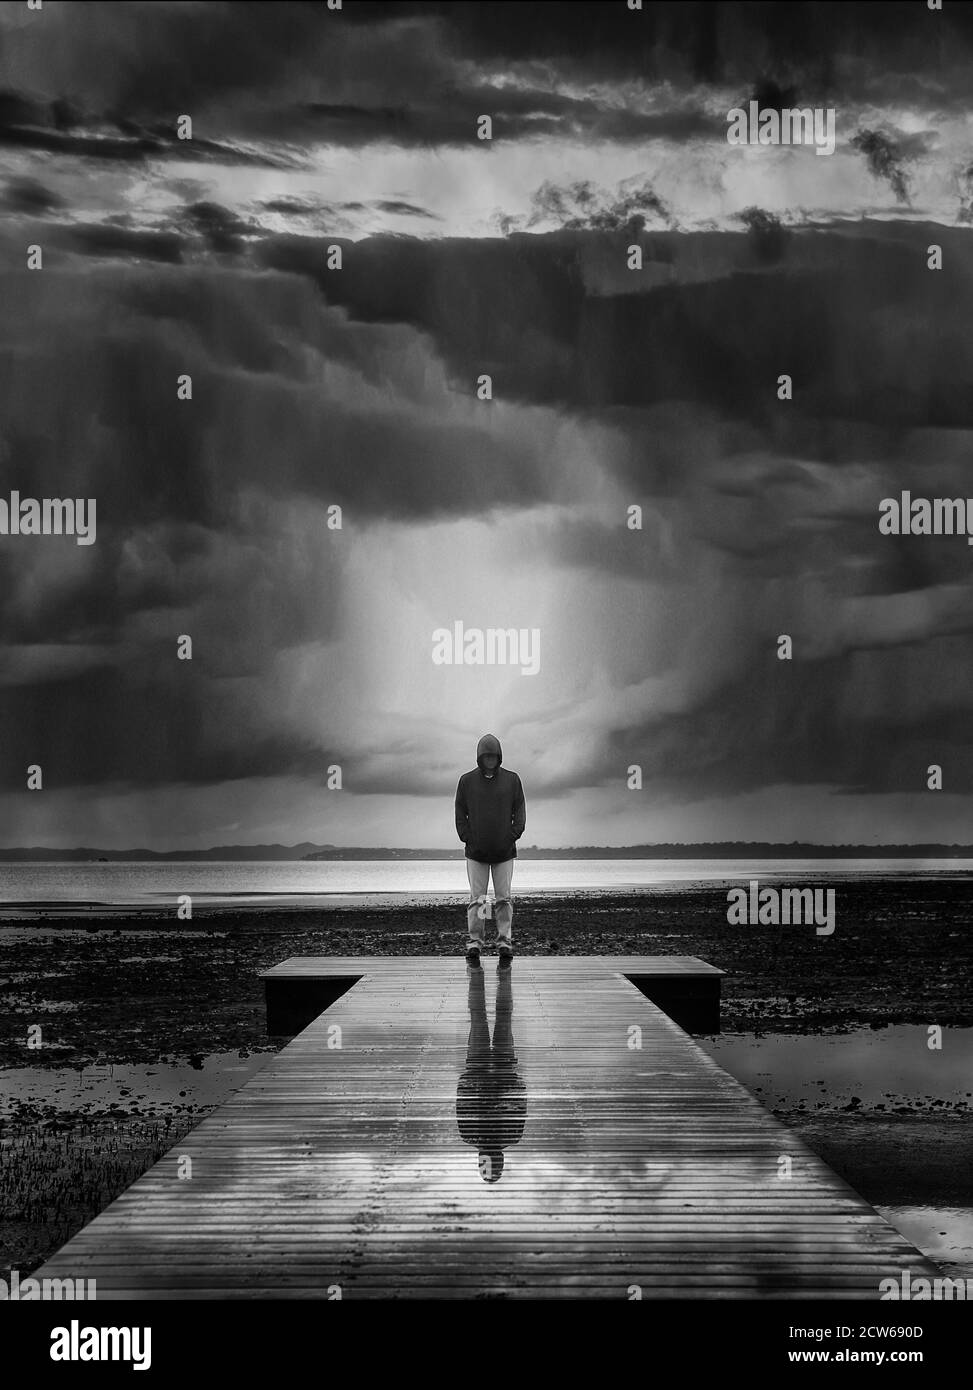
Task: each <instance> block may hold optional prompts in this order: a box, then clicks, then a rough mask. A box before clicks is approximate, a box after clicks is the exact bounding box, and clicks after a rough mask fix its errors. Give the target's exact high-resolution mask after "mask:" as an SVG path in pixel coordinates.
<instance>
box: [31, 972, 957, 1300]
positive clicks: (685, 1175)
mask: <svg viewBox="0 0 973 1390" xmlns="http://www.w3.org/2000/svg"><path fill="white" fill-rule="evenodd" d="M659 973H662V974H666V973H668V974H670V975H671V976H672V977H673V978H678V977H679V976H680V975H685V976H686V977H687V978H692V977H693V976H695V977H696V978H697V979H698V978H701V977H705V976H707V974H710V975H716V976H717V977H718V976H719V974H720V972H718V971H713V970H712V967H710V966H707V965H705V964H704V963H703V962H701V961H696V960H694V959H693V958H691V957H667V958H661V959H660V958H656V959H649V958H645V957H619V956H595V957H590V956H589V957H567V958H564V959H558V958H556V957H554V958H552V957H548V956H545V957H531V956H521V957H518V958H516V959H515V960H514V962H513V964H512V966H511V967H510V968H509V969H505V970H498V968H497V964H496V960H495V958H494V957H491V956H485V957H484V963H483V966H482V968H481V969H479V970H476V969H470V968H468V967H467V966H466V964H465V962H464V961H463V960H462V959H461V958H457V959H443V958H441V957H433V958H426V957H420V958H416V957H395V958H375V957H364V958H356V959H337V958H335V959H331V958H329V959H327V960H320V959H316V960H307V961H305V960H301V961H289V962H285V964H284V965H283V966H278V967H275V969H274V970H273V971H270V972H267V978H268V981H269V982H270V987H271V988H272V987H273V981H277V982H278V983H279V982H281V981H282V980H286V979H291V980H299V979H301V978H304V979H305V980H307V979H318V980H323V979H328V978H332V977H340V976H344V977H352V978H353V977H359V978H358V983H357V984H355V985H354V986H353V987H352V988H351V989H349V990H348V991H347V992H346V993H344V994H343V995H342V997H341V998H340V999H338V1000H337V1002H336V1003H334V1004H333V1006H332V1007H330V1008H329V1009H328V1011H327V1012H326V1013H325V1014H323V1015H321V1016H320V1017H318V1018H316V1019H315V1020H314V1021H313V1022H311V1023H310V1024H309V1026H307V1027H306V1028H305V1029H304V1031H303V1032H301V1033H300V1034H299V1036H297V1037H296V1038H295V1039H294V1041H293V1042H291V1043H290V1044H289V1045H288V1046H287V1047H285V1048H284V1050H283V1051H282V1052H280V1053H279V1054H277V1055H276V1056H273V1057H271V1058H270V1059H269V1060H268V1062H267V1065H266V1066H265V1067H264V1068H263V1069H262V1070H261V1071H260V1072H259V1073H257V1075H255V1076H254V1077H253V1078H252V1079H251V1080H250V1081H248V1082H247V1083H246V1084H245V1085H244V1086H242V1087H241V1089H240V1090H239V1091H238V1092H237V1093H236V1094H235V1095H233V1096H232V1097H231V1098H230V1099H229V1100H228V1101H227V1102H226V1103H225V1104H224V1105H222V1106H220V1108H219V1109H218V1110H216V1111H215V1112H214V1113H213V1114H212V1115H211V1116H210V1117H209V1118H208V1119H206V1120H204V1121H203V1122H202V1123H201V1124H200V1125H199V1126H198V1127H197V1128H196V1129H195V1130H193V1131H192V1133H191V1134H189V1135H187V1136H186V1138H185V1139H184V1140H183V1141H182V1142H181V1143H179V1144H177V1145H176V1146H175V1147H174V1148H173V1149H172V1150H171V1151H170V1152H169V1153H168V1154H166V1155H165V1156H164V1157H163V1158H162V1159H161V1160H160V1161H159V1162H158V1163H157V1164H155V1166H154V1167H152V1168H151V1169H150V1170H149V1171H148V1172H147V1173H145V1174H144V1175H143V1177H141V1178H140V1179H138V1181H137V1182H135V1183H133V1185H132V1186H131V1187H130V1188H129V1189H128V1190H127V1191H126V1192H125V1193H123V1194H122V1195H121V1196H120V1197H119V1198H118V1199H117V1200H116V1201H115V1202H113V1203H112V1204H111V1205H110V1206H109V1207H108V1208H107V1209H106V1210H105V1211H104V1212H103V1213H102V1214H101V1215H100V1216H99V1217H97V1218H96V1219H95V1220H94V1221H92V1222H91V1223H90V1224H89V1225H88V1226H87V1227H85V1229H84V1230H83V1231H81V1232H80V1233H79V1234H78V1235H77V1236H75V1237H74V1238H73V1239H72V1240H70V1241H68V1243H67V1244H66V1245H65V1246H63V1247H62V1249H61V1250H60V1251H59V1252H58V1253H57V1254H56V1255H55V1256H54V1257H53V1258H52V1259H51V1260H50V1261H49V1262H48V1263H47V1264H45V1265H44V1266H43V1267H42V1268H41V1269H40V1270H38V1271H36V1275H37V1277H62V1278H64V1277H69V1276H73V1277H85V1278H95V1279H96V1280H97V1296H98V1298H99V1299H107V1298H153V1297H163V1298H181V1299H187V1298H272V1297H290V1298H294V1297H308V1298H327V1297H329V1296H335V1292H336V1290H337V1289H340V1295H341V1297H343V1298H361V1297H379V1298H409V1297H423V1296H425V1297H436V1298H456V1297H458V1298H471V1297H474V1298H476V1297H500V1298H503V1297H507V1298H509V1297H528V1298H529V1297H534V1298H537V1297H541V1298H549V1297H567V1298H583V1299H590V1298H614V1299H625V1298H629V1297H632V1296H633V1293H632V1290H633V1286H637V1287H638V1289H640V1290H641V1296H642V1297H643V1298H672V1297H691V1298H737V1297H742V1298H766V1297H773V1298H817V1297H838V1298H841V1297H853V1298H862V1299H866V1298H872V1299H874V1298H877V1297H878V1285H879V1280H881V1279H883V1278H888V1277H898V1275H899V1273H900V1271H901V1270H904V1269H908V1270H910V1271H911V1272H912V1275H913V1277H914V1278H917V1277H925V1278H931V1277H933V1276H934V1275H935V1274H936V1273H938V1271H937V1270H936V1269H935V1267H934V1266H932V1265H931V1264H930V1263H929V1262H928V1261H926V1260H925V1259H924V1258H923V1257H922V1256H921V1255H920V1254H919V1253H918V1251H916V1250H915V1249H914V1248H913V1247H912V1246H911V1245H909V1244H908V1242H907V1241H906V1240H905V1239H904V1238H903V1237H902V1236H900V1235H899V1234H898V1233H897V1232H896V1231H895V1230H894V1229H893V1228H892V1227H891V1226H889V1225H888V1224H887V1223H886V1222H885V1221H884V1220H883V1219H882V1218H881V1217H880V1216H879V1215H878V1214H877V1213H876V1212H875V1211H874V1210H873V1209H872V1208H871V1207H870V1206H868V1204H867V1203H866V1202H864V1201H863V1200H862V1199H861V1198H860V1197H859V1196H858V1195H857V1194H856V1193H855V1192H854V1191H852V1189H851V1188H849V1187H848V1186H847V1184H846V1183H844V1182H843V1181H842V1180H841V1179H839V1178H838V1177H837V1176H836V1174H834V1173H833V1172H832V1171H831V1170H830V1169H829V1168H828V1167H827V1166H826V1165H825V1164H824V1163H823V1162H822V1161H821V1160H820V1159H818V1158H817V1157H816V1156H815V1155H814V1154H812V1153H811V1151H810V1150H809V1149H808V1148H807V1147H806V1145H804V1144H803V1143H802V1142H801V1141H800V1140H799V1138H798V1136H797V1135H796V1134H795V1133H794V1132H793V1131H791V1130H789V1129H787V1128H786V1127H785V1126H784V1125H783V1124H781V1123H779V1122H778V1121H776V1120H775V1119H774V1118H773V1117H772V1116H771V1115H770V1114H769V1113H768V1112H767V1111H766V1110H764V1108H763V1107H762V1106H761V1104H760V1103H759V1102H758V1101H757V1100H755V1099H754V1097H753V1096H751V1095H750V1093H749V1092H748V1091H746V1090H745V1089H744V1087H743V1086H741V1085H740V1084H739V1083H738V1082H737V1081H735V1080H734V1079H733V1078H732V1077H730V1076H729V1075H727V1073H726V1072H724V1071H723V1070H722V1069H721V1068H720V1067H719V1066H717V1065H716V1063H715V1062H714V1061H713V1060H712V1059H711V1058H710V1057H709V1056H708V1055H707V1054H706V1053H705V1052H704V1051H703V1049H702V1048H701V1047H700V1046H698V1045H697V1044H696V1043H695V1042H694V1041H693V1040H692V1039H691V1038H690V1037H689V1036H688V1035H687V1034H686V1033H684V1032H683V1031H682V1030H681V1029H680V1028H679V1027H678V1026H677V1025H676V1024H675V1023H674V1022H673V1021H672V1020H671V1019H670V1018H669V1017H667V1016H666V1015H665V1014H664V1013H662V1012H661V1010H660V1009H659V1008H658V1007H656V1006H655V1005H654V1004H652V1003H651V1002H650V1001H649V1000H648V999H647V998H645V997H644V995H643V994H642V993H641V992H640V990H639V989H638V988H636V986H635V985H633V984H632V983H630V982H629V980H628V979H627V978H626V976H627V975H629V974H631V975H633V976H638V977H647V976H653V975H658V974H659ZM336 1027H337V1028H338V1029H339V1030H340V1032H336V1031H335V1028H336ZM632 1030H635V1031H632ZM338 1044H340V1045H338ZM481 1152H482V1153H483V1154H485V1158H481V1157H480V1156H479V1155H480V1154H481ZM501 1152H502V1155H503V1157H502V1172H500V1176H499V1180H492V1181H488V1180H487V1178H491V1179H495V1178H496V1175H497V1172H498V1170H499V1169H500V1166H501V1164H500V1160H499V1158H498V1154H499V1153H501ZM185 1155H188V1156H189V1157H190V1158H191V1159H192V1177H191V1178H189V1179H185V1178H182V1179H181V1178H180V1177H179V1161H180V1158H181V1156H185ZM783 1156H789V1158H790V1160H791V1165H792V1176H791V1177H790V1178H784V1177H780V1176H779V1175H778V1174H779V1172H780V1171H781V1163H780V1160H781V1158H782V1157H783Z"/></svg>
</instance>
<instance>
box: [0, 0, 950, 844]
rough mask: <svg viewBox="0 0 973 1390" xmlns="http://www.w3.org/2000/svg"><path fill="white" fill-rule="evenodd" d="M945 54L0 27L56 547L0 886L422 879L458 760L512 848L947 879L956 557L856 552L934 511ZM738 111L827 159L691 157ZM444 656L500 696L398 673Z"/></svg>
mask: <svg viewBox="0 0 973 1390" xmlns="http://www.w3.org/2000/svg"><path fill="white" fill-rule="evenodd" d="M971 47H973V15H971V14H970V12H969V10H968V9H967V8H966V7H962V6H959V5H949V4H947V5H946V6H945V7H944V8H943V10H942V11H939V12H936V11H930V10H929V9H928V7H927V6H925V5H923V4H921V3H903V4H886V5H881V6H877V5H874V4H858V3H848V2H847V0H845V2H844V3H839V4H818V3H799V4H798V3H795V4H788V5H762V4H746V3H725V4H714V3H700V4H689V3H681V4H671V5H670V4H657V5H652V6H646V8H645V9H644V10H643V11H641V12H638V11H630V10H629V9H628V7H627V5H625V4H624V3H621V2H619V3H606V0H598V3H590V4H589V3H576V4H561V5H552V4H548V5H522V4H517V3H509V0H508V2H507V3H503V4H499V3H494V4H488V3H483V4H408V3H399V4H380V3H353V0H347V3H345V4H344V5H343V6H342V8H341V9H340V10H337V11H336V10H331V9H329V8H328V6H327V5H326V4H287V3H280V0H277V2H276V3H272V4H261V3H250V4H245V5H244V4H221V3H199V4H195V3H168V2H167V0H163V2H162V3H159V2H158V0H156V2H155V3H106V4H101V3H87V4H85V5H79V4H71V3H57V2H56V0H45V3H44V4H43V6H42V8H41V10H39V11H31V10H28V8H27V6H26V5H24V4H20V3H8V4H0V304H2V306H3V312H2V314H0V498H6V497H9V495H10V493H11V491H12V490H15V489H16V490H17V491H18V492H19V493H20V495H21V496H22V497H37V498H45V497H66V496H73V497H79V498H80V497H84V498H94V499H95V500H96V504H97V539H96V541H95V543H94V544H92V545H85V546H81V545H77V544H76V543H75V540H74V538H72V537H70V536H22V535H21V536H5V535H0V844H6V845H45V846H49V847H55V848H57V847H69V846H73V845H78V844H87V845H96V846H100V847H105V848H113V849H122V848H130V847H134V846H144V847H147V848H153V849H179V848H187V849H188V848H205V847H208V846H211V845H218V844H227V843H241V844H245V843H253V844H256V843H268V842H279V843H286V844H293V843H297V842H301V841H305V840H310V841H314V842H317V843H329V844H338V845H341V844H344V845H374V846H381V845H400V846H410V847H420V846H430V847H432V846H435V847H449V846H451V845H456V846H457V847H458V843H459V842H458V840H457V839H456V835H455V830H454V826H453V794H454V791H455V786H456V781H457V779H458V777H459V775H460V774H461V773H462V772H464V771H466V770H468V769H469V768H471V767H473V766H474V759H475V748H476V743H477V740H478V738H479V737H480V735H481V734H483V733H485V732H491V733H495V734H496V735H497V736H498V737H499V738H500V740H501V743H502V745H503V750H504V764H505V766H509V767H512V768H513V769H515V770H516V771H517V772H518V773H519V774H520V776H521V778H522V781H523V784H524V788H525V793H526V797H527V812H528V820H527V831H526V833H525V836H524V841H523V843H524V844H525V845H529V844H538V845H545V846H569V845H582V844H586V845H590V844H605V845H625V844H635V843H639V844H641V843H646V842H649V843H651V842H654V841H666V842H669V841H683V842H692V841H707V840H719V839H730V840H772V841H791V840H797V839H800V840H813V841H818V842H821V843H842V842H846V843H847V842H863V843H887V842H912V841H917V842H925V841H943V842H946V843H954V842H963V843H968V842H970V840H971V839H973V819H971V815H970V812H971V810H973V746H971V734H970V728H971V725H970V719H969V717H968V716H969V708H970V694H969V692H970V688H971V679H970V678H971V675H973V637H971V632H973V604H971V602H970V600H971V585H970V579H969V574H970V566H971V565H973V549H971V548H970V547H968V545H967V543H966V540H965V537H964V536H939V535H932V536H906V535H901V536H892V535H884V534H881V533H880V532H879V529H878V518H879V504H880V502H881V500H882V499H884V498H887V497H898V496H899V495H900V494H901V492H902V491H903V490H909V491H910V492H911V493H912V494H913V496H916V497H919V496H924V497H944V498H945V497H949V498H952V497H966V496H967V495H969V496H970V497H971V499H973V486H971V485H970V483H971V479H973V473H971V469H970V457H971V448H970V446H971V442H973V440H971V430H973V390H971V386H970V383H971V381H973V340H971V337H970V333H969V323H970V321H971V315H970V310H971V308H973V249H971V245H973V243H971V226H973V124H971V117H973V89H971V88H970V84H969V71H970V60H971ZM751 99H753V100H756V101H758V103H759V105H760V106H761V108H762V109H768V108H769V109H775V110H779V109H781V108H782V107H788V106H800V107H812V108H817V107H820V108H825V109H833V111H834V113H835V130H836V147H835V151H834V154H833V155H828V156H823V157H822V156H820V155H817V154H816V153H815V150H814V148H813V147H809V146H803V147H802V146H790V147H788V146H771V145H751V146H742V147H740V146H734V145H730V144H729V143H728V141H727V138H726V132H727V113H728V112H729V111H730V110H731V108H734V107H738V106H746V105H747V103H748V102H749V101H750V100H751ZM483 115H489V116H490V117H491V120H492V137H493V138H492V139H491V140H489V141H486V140H481V139H478V138H477V128H478V121H479V118H480V117H481V116H483ZM186 116H189V117H190V118H191V121H192V138H191V139H180V138H179V135H178V125H179V122H180V119H181V118H183V117H186ZM931 244H936V245H939V246H941V247H942V258H943V267H942V269H941V270H930V269H929V268H928V247H929V246H930V245H931ZM633 245H637V246H639V247H640V248H641V252H642V267H641V269H637V270H633V269H630V268H629V265H628V260H629V248H630V247H631V246H633ZM29 246H40V247H41V248H42V251H43V266H42V268H41V269H33V270H29V269H28V268H27V248H28V247H29ZM335 246H338V247H340V248H341V258H342V263H341V268H340V269H334V268H329V266H328V248H329V247H335ZM782 373H786V374H789V375H790V376H791V377H792V380H793V399H791V400H789V401H782V400H780V399H779V398H778V391H777V380H778V377H779V375H780V374H782ZM181 374H188V375H190V376H191V378H192V399H191V400H179V399H178V398H177V390H176V383H177V378H178V377H179V376H180V375H181ZM484 374H486V375H489V376H490V377H491V379H492V390H493V395H492V399H489V400H484V399H480V398H478V394H477V382H478V379H479V378H480V377H481V376H482V375H484ZM970 505H971V512H973V500H971V504H970ZM335 507H339V508H340V509H341V527H340V529H336V528H335V527H334V526H333V525H329V517H330V518H331V520H332V521H333V518H334V512H333V511H329V509H333V508H335ZM633 507H638V508H641V519H642V526H641V529H639V530H635V529H631V528H630V526H629V524H628V521H629V516H630V509H631V508H633ZM971 525H973V522H971ZM456 623H462V624H463V627H464V629H465V630H467V631H468V630H469V629H471V628H474V629H483V630H486V629H489V628H503V629H505V630H507V629H511V628H513V629H517V630H518V631H519V630H521V629H523V630H526V631H530V632H536V633H537V635H538V636H537V640H538V642H539V653H540V661H539V669H538V670H537V671H536V673H535V674H524V673H522V671H521V669H520V668H519V667H518V666H516V665H509V664H508V665H492V666H488V665H455V664H453V665H438V664H436V663H435V662H434V661H433V659H432V654H433V649H434V636H433V635H434V633H435V632H436V631H437V630H438V629H442V628H446V629H449V630H450V631H452V630H453V627H454V624H456ZM782 634H787V635H788V636H790V638H791V639H792V644H793V657H792V659H791V660H789V661H782V660H779V659H778V650H779V644H778V638H779V637H780V636H781V635H782ZM183 636H189V637H191V639H192V660H180V659H179V658H178V655H177V649H178V643H179V639H180V638H181V637H183ZM932 765H938V766H940V767H941V768H942V790H931V789H930V788H929V787H928V785H927V780H928V772H927V770H928V768H929V767H930V766H932ZM30 766H40V767H41V769H42V774H43V785H42V788H41V789H39V790H29V789H28V786H27V781H28V773H27V769H28V767H30ZM335 767H339V768H340V770H341V786H340V788H338V787H336V786H331V787H329V785H328V784H329V780H331V781H332V782H333V781H334V776H333V775H331V777H330V778H329V769H333V768H335ZM632 767H638V768H639V769H640V770H641V787H632V786H630V785H629V783H630V781H631V780H632V779H631V777H630V772H629V770H630V768H632Z"/></svg>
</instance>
